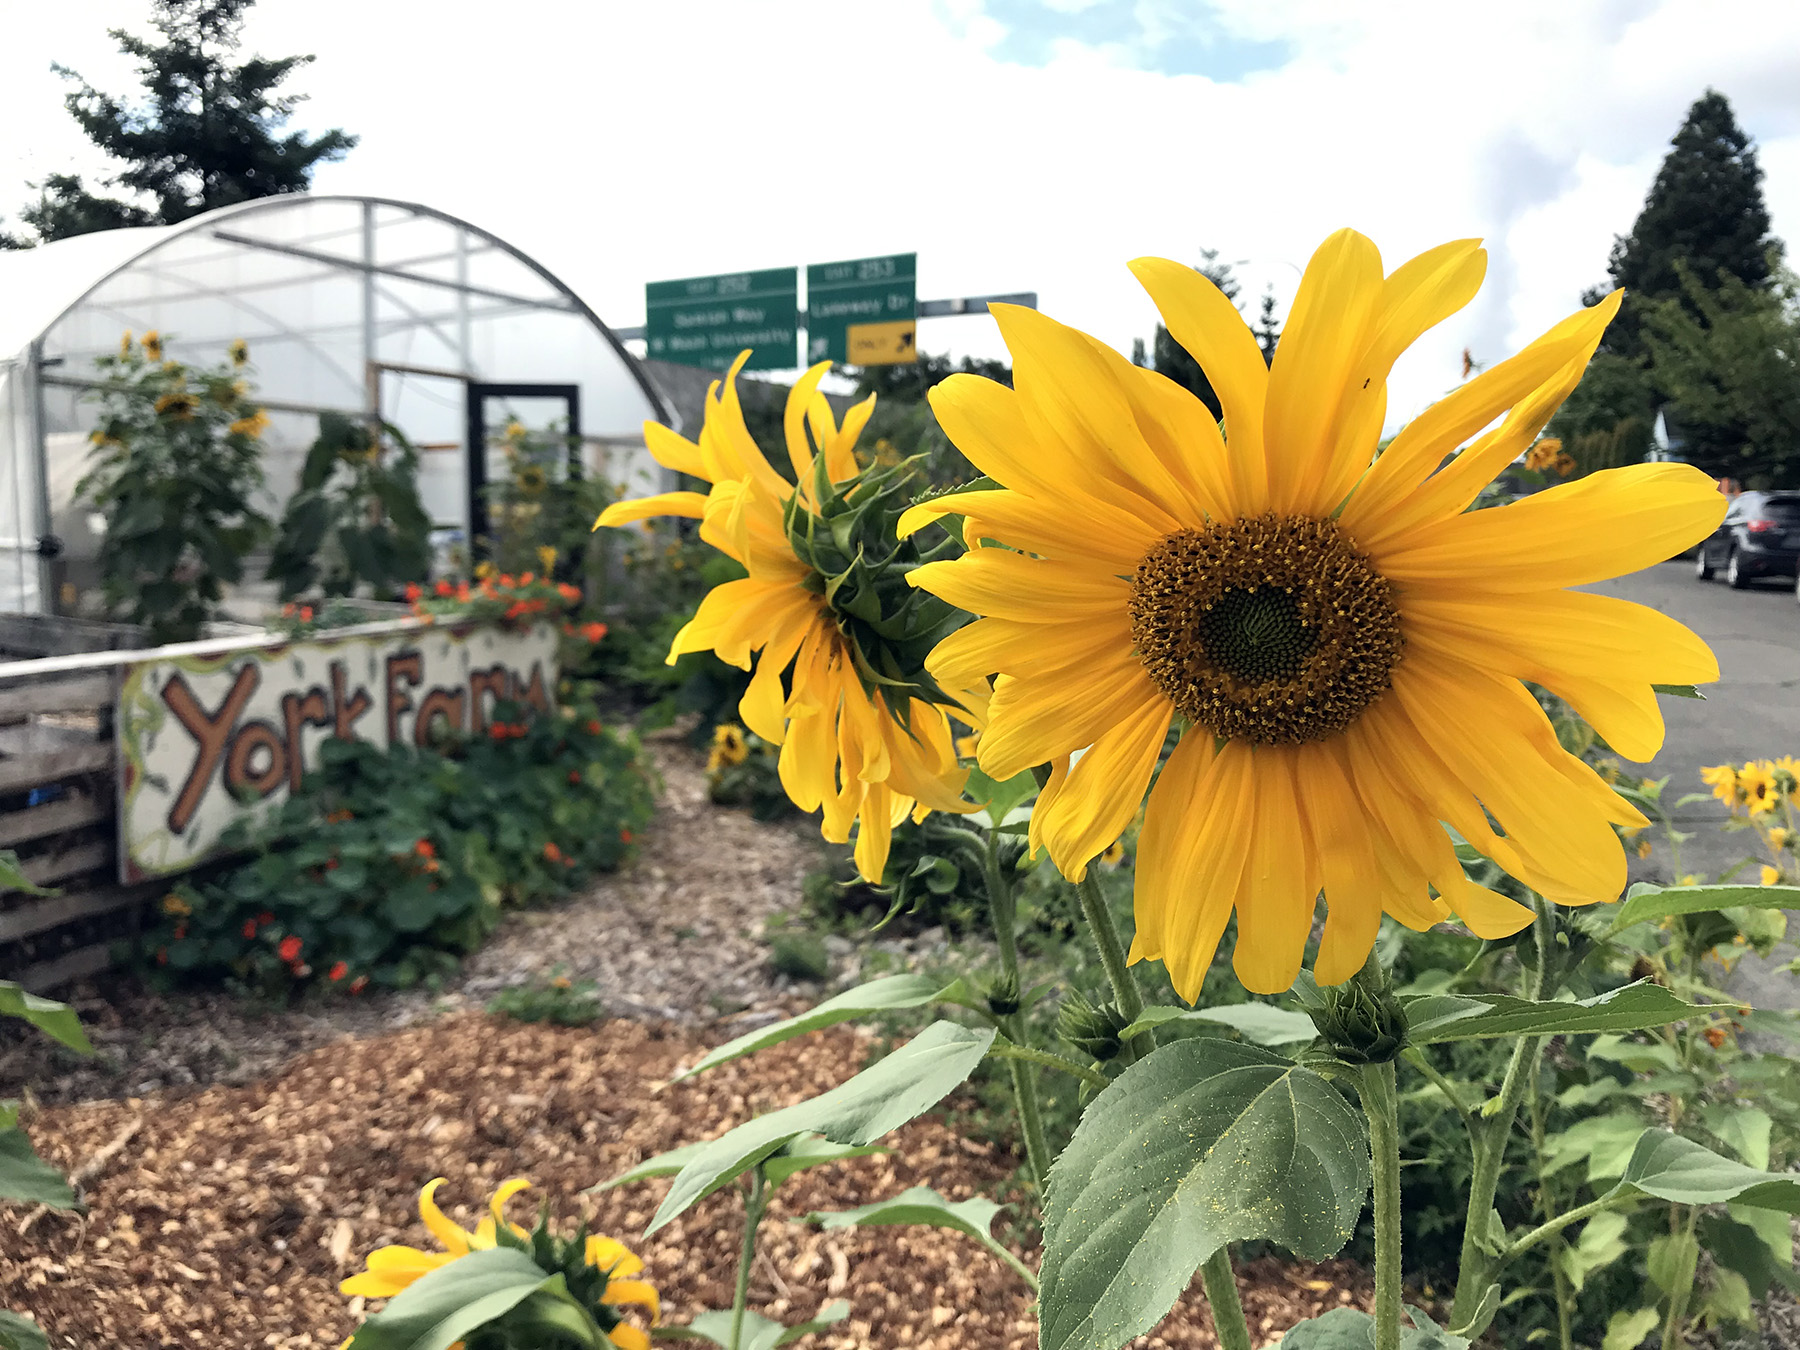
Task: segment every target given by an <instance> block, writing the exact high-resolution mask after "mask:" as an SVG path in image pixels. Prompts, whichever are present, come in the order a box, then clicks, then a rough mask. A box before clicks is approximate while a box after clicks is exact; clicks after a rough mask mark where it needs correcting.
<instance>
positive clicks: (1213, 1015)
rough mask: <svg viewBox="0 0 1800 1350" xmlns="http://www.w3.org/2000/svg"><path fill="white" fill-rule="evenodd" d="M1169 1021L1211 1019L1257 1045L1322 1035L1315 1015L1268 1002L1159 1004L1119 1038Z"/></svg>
mask: <svg viewBox="0 0 1800 1350" xmlns="http://www.w3.org/2000/svg"><path fill="white" fill-rule="evenodd" d="M1170 1022H1210V1023H1215V1024H1217V1025H1219V1026H1224V1027H1230V1028H1231V1029H1232V1030H1233V1031H1235V1032H1237V1033H1238V1035H1240V1036H1242V1037H1243V1038H1244V1039H1245V1040H1247V1041H1250V1042H1252V1043H1253V1044H1256V1045H1295V1044H1298V1043H1300V1042H1302V1041H1310V1040H1313V1039H1314V1038H1315V1037H1317V1036H1318V1034H1319V1029H1318V1028H1317V1027H1315V1026H1314V1025H1313V1020H1312V1018H1310V1017H1308V1016H1307V1015H1306V1014H1305V1013H1303V1012H1290V1011H1288V1010H1287V1009H1286V1008H1276V1007H1272V1006H1270V1005H1269V1004H1267V1003H1232V1004H1227V1005H1226V1006H1225V1007H1222V1008H1172V1007H1169V1006H1168V1005H1166V1004H1159V1005H1157V1006H1156V1007H1153V1008H1145V1009H1144V1011H1143V1013H1142V1014H1141V1015H1140V1016H1139V1017H1138V1019H1137V1021H1135V1022H1133V1023H1132V1024H1131V1025H1130V1026H1128V1027H1126V1028H1125V1029H1124V1030H1123V1031H1121V1032H1120V1033H1119V1039H1120V1040H1121V1041H1129V1040H1131V1039H1132V1038H1133V1037H1135V1036H1138V1035H1140V1034H1142V1033H1143V1032H1146V1031H1149V1030H1152V1029H1153V1028H1155V1027H1160V1026H1166V1025H1167V1024H1168V1023H1170Z"/></svg>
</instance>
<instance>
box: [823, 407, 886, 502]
mask: <svg viewBox="0 0 1800 1350" xmlns="http://www.w3.org/2000/svg"><path fill="white" fill-rule="evenodd" d="M874 415H875V395H873V394H870V395H869V396H868V397H867V398H865V399H863V400H862V401H861V402H860V403H852V404H851V405H850V409H849V411H847V412H846V413H845V414H844V424H843V425H842V426H841V427H839V428H838V429H837V435H835V436H833V437H832V439H831V444H830V445H828V446H826V447H825V470H826V472H827V473H829V474H830V475H831V481H832V482H834V483H841V482H843V481H844V480H845V479H848V478H854V477H855V476H856V474H857V463H856V442H857V440H858V439H859V438H860V437H861V436H862V431H863V428H864V427H865V426H867V425H868V424H869V419H870V418H871V417H873V416H874Z"/></svg>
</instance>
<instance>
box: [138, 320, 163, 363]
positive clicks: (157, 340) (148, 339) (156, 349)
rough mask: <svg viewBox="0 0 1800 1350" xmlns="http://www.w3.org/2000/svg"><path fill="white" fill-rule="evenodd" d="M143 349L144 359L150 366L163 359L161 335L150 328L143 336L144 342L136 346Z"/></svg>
mask: <svg viewBox="0 0 1800 1350" xmlns="http://www.w3.org/2000/svg"><path fill="white" fill-rule="evenodd" d="M138 345H139V346H140V347H142V348H143V352H144V359H145V360H146V361H148V362H150V363H151V364H152V365H154V364H157V363H158V362H160V361H161V360H162V359H163V354H162V353H163V347H162V334H161V333H159V332H157V331H156V329H154V328H152V329H151V330H150V331H149V332H148V333H145V334H144V340H143V341H142V342H141V343H139V344H138Z"/></svg>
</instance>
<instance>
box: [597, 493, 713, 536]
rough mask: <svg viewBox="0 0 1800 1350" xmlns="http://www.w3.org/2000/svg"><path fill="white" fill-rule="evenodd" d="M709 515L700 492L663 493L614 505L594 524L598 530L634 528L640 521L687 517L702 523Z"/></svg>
mask: <svg viewBox="0 0 1800 1350" xmlns="http://www.w3.org/2000/svg"><path fill="white" fill-rule="evenodd" d="M705 514H706V496H705V494H704V493H699V492H660V493H658V494H657V495H655V496H654V497H634V498H632V499H631V500H630V501H624V502H614V503H613V504H612V505H611V506H609V507H607V508H606V509H605V510H604V511H602V512H601V513H600V516H599V518H598V519H597V520H595V521H594V528H595V529H596V530H599V529H604V528H607V527H611V526H619V525H630V524H632V523H634V522H636V521H640V520H649V519H650V518H651V517H652V516H686V517H687V518H688V519H690V520H698V519H700V517H701V516H703V515H705Z"/></svg>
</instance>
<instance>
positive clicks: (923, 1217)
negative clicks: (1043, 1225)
mask: <svg viewBox="0 0 1800 1350" xmlns="http://www.w3.org/2000/svg"><path fill="white" fill-rule="evenodd" d="M999 1212H1000V1206H999V1205H996V1204H995V1203H994V1202H993V1201H992V1200H987V1199H983V1198H982V1197H981V1196H979V1195H977V1196H973V1197H971V1198H970V1199H967V1200H960V1201H958V1202H956V1203H955V1204H952V1203H951V1202H950V1201H948V1200H946V1199H944V1197H943V1196H941V1195H939V1194H938V1193H937V1192H936V1191H934V1190H932V1189H931V1187H929V1186H914V1187H913V1188H912V1189H911V1190H908V1191H902V1192H900V1194H899V1195H896V1196H894V1197H893V1198H892V1199H890V1200H877V1201H876V1202H875V1203H874V1204H872V1205H863V1206H861V1207H860V1208H857V1209H840V1210H823V1211H822V1210H814V1211H813V1212H812V1213H811V1214H808V1215H807V1216H806V1221H807V1222H808V1223H816V1224H818V1225H819V1226H820V1227H821V1228H851V1227H857V1226H861V1227H877V1226H880V1225H885V1224H912V1223H924V1224H931V1225H932V1226H934V1227H937V1228H950V1229H954V1230H955V1231H956V1232H958V1233H961V1234H963V1235H964V1236H966V1237H972V1238H974V1239H975V1240H976V1241H977V1242H979V1243H980V1244H981V1245H982V1246H984V1247H986V1248H987V1249H988V1250H989V1251H991V1252H993V1253H994V1255H996V1256H998V1257H999V1258H1000V1259H1001V1260H1002V1261H1003V1262H1005V1263H1006V1264H1007V1265H1009V1266H1011V1267H1013V1268H1014V1269H1015V1270H1016V1269H1018V1268H1019V1264H1020V1263H1019V1258H1018V1257H1016V1256H1014V1255H1013V1254H1012V1252H1011V1251H1009V1250H1008V1249H1007V1247H1006V1245H1005V1244H1004V1243H1001V1242H997V1241H995V1239H994V1234H993V1227H994V1216H995V1215H996V1214H998V1213H999Z"/></svg>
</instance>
